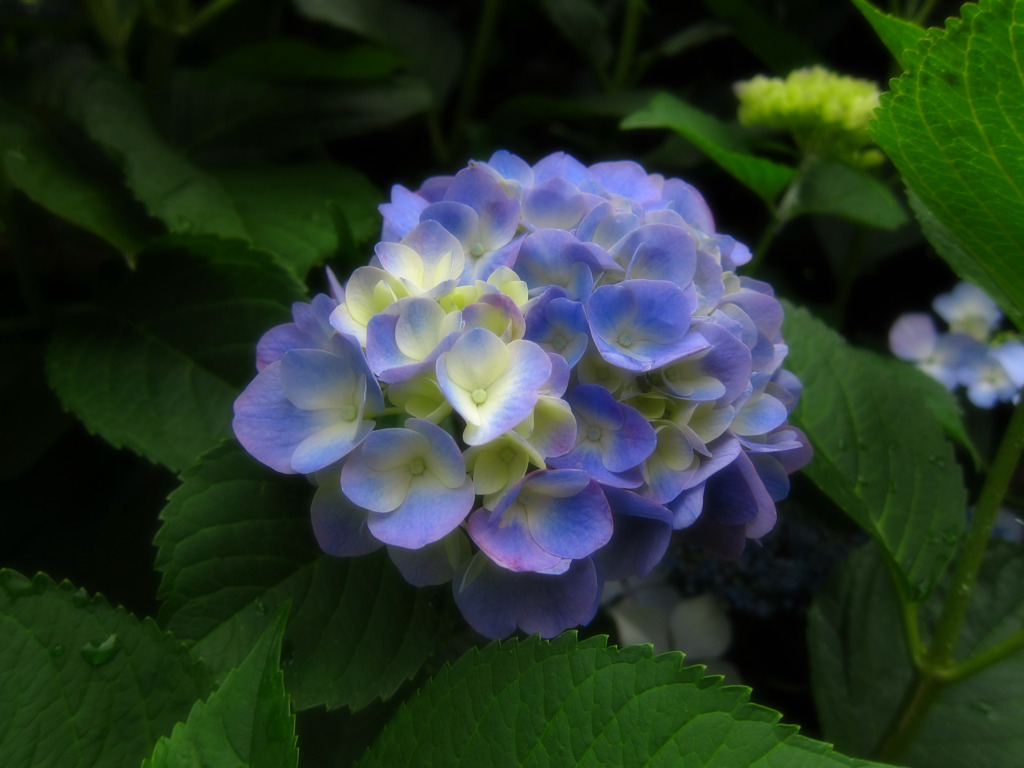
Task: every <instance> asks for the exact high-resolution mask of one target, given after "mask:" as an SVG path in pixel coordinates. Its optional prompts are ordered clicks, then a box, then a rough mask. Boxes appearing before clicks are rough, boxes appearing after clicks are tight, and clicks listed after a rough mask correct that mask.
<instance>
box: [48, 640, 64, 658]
mask: <svg viewBox="0 0 1024 768" xmlns="http://www.w3.org/2000/svg"><path fill="white" fill-rule="evenodd" d="M50 654H51V655H53V656H63V655H64V646H63V645H61V644H60V643H57V644H56V645H55V646H53V647H52V648H51V649H50Z"/></svg>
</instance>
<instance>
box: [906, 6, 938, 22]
mask: <svg viewBox="0 0 1024 768" xmlns="http://www.w3.org/2000/svg"><path fill="white" fill-rule="evenodd" d="M934 8H935V0H924V3H922V4H921V6H920V7H919V8H918V9H917V11H916V12H915V13H914V14H913V17H912V18H911V19H910V20H911V21H912V22H914V23H915V24H917V25H919V26H924V23H925V22H926V21H927V20H928V17H929V16H930V15H931V13H932V9H934Z"/></svg>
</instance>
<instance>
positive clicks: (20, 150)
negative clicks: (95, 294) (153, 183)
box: [0, 104, 152, 257]
mask: <svg viewBox="0 0 1024 768" xmlns="http://www.w3.org/2000/svg"><path fill="white" fill-rule="evenodd" d="M0 160H2V169H3V172H4V173H5V174H6V175H7V178H8V179H9V180H10V182H11V184H13V185H14V186H15V187H17V188H18V189H20V190H21V191H22V192H24V193H25V194H26V195H28V197H30V198H31V199H32V200H34V201H35V202H36V203H38V204H39V205H41V206H43V207H44V208H46V209H47V210H48V211H50V212H51V213H53V214H56V215H57V216H60V217H61V218H63V219H66V220H67V221H70V222H71V223H73V224H75V225H77V226H79V227H82V228H83V229H85V230H88V231H89V232H92V233H93V234H94V235H98V236H99V237H101V238H103V239H104V240H106V241H107V242H108V243H110V244H111V245H113V246H114V247H115V248H117V249H118V250H119V251H120V252H121V253H123V254H125V255H126V256H129V257H132V256H134V255H135V254H137V253H138V252H139V251H140V250H141V249H142V247H143V245H144V243H145V242H146V240H147V239H148V238H149V236H150V234H151V233H152V226H151V223H150V222H148V221H147V220H146V216H145V215H144V214H143V213H142V211H141V210H136V208H137V206H136V205H135V203H134V202H133V201H132V200H131V198H130V197H129V196H128V195H127V194H126V193H125V191H124V190H123V189H119V188H116V187H113V186H111V185H109V184H107V183H106V181H105V179H103V178H102V177H100V176H98V175H97V174H95V173H91V172H90V171H89V169H87V168H86V167H84V166H83V165H82V164H81V163H80V162H79V161H78V160H77V159H76V158H75V157H74V156H73V154H72V153H71V152H69V151H68V150H67V149H66V148H65V147H63V146H61V145H60V143H59V142H58V141H57V140H56V139H55V138H54V137H53V136H52V135H51V133H50V132H49V130H47V129H46V128H45V127H44V126H43V125H42V124H40V123H39V122H37V121H35V120H32V119H31V118H29V117H28V116H26V115H23V114H21V113H19V112H17V111H16V110H14V109H12V108H10V107H7V106H5V105H3V104H0Z"/></svg>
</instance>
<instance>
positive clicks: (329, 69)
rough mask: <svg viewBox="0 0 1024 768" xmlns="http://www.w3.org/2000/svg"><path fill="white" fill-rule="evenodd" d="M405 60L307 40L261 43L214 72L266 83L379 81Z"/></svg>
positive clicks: (223, 60)
mask: <svg viewBox="0 0 1024 768" xmlns="http://www.w3.org/2000/svg"><path fill="white" fill-rule="evenodd" d="M401 65H402V59H401V57H400V56H398V55H397V54H396V53H395V52H394V51H393V50H391V49H390V48H384V47H382V46H373V45H356V46H352V47H351V48H341V49H335V48H324V47H321V46H318V45H313V44H312V43H309V42H306V41H304V40H297V39H292V38H284V39H280V40H261V41H259V42H257V43H252V44H250V45H244V46H241V47H239V48H234V49H232V50H230V51H228V52H227V53H226V54H224V55H223V56H221V57H220V58H219V59H217V60H216V61H214V62H213V63H212V64H211V65H210V68H211V69H215V70H220V71H223V72H229V73H231V74H235V75H245V76H247V77H258V78H262V79H266V80H285V81H289V80H323V81H328V82H330V81H342V82H348V81H352V80H379V79H380V78H382V77H386V76H387V75H390V74H392V73H394V72H395V71H396V70H397V69H398V68H399V67H400V66H401Z"/></svg>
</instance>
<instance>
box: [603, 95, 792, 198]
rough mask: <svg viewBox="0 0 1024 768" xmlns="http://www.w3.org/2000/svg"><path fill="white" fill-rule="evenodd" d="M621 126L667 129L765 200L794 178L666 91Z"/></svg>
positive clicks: (790, 171)
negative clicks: (688, 142) (756, 154)
mask: <svg viewBox="0 0 1024 768" xmlns="http://www.w3.org/2000/svg"><path fill="white" fill-rule="evenodd" d="M621 127H622V128H624V129H630V128H670V129H672V130H673V131H675V132H676V133H679V134H681V135H682V136H683V137H684V138H685V139H687V141H690V142H692V143H693V144H694V145H695V146H696V147H697V148H698V149H700V150H701V151H702V152H704V153H705V154H706V155H707V156H708V157H710V158H711V159H712V160H714V161H715V162H716V163H718V164H719V165H720V166H722V168H724V169H725V170H726V171H728V172H729V173H730V174H731V175H732V176H733V177H734V178H735V179H736V180H737V181H739V182H740V183H742V184H743V185H744V186H746V187H747V188H749V189H750V190H751V191H753V192H754V193H755V194H756V195H758V196H759V197H760V198H761V199H762V200H764V201H765V203H766V204H767V205H768V206H769V207H772V203H773V201H774V200H775V198H776V197H778V195H779V193H780V192H782V190H783V189H785V187H786V185H787V184H789V182H790V181H791V180H792V179H793V176H794V175H795V171H794V170H793V169H792V168H790V167H788V166H785V165H779V164H778V163H775V162H772V161H771V160H766V159H764V158H762V157H757V156H755V155H752V154H750V153H749V152H747V150H746V146H745V145H744V144H743V142H742V139H740V137H739V134H738V132H736V131H735V130H734V129H732V128H731V127H730V126H727V125H725V124H724V123H721V122H720V121H719V120H718V119H717V118H715V117H712V116H711V115H708V114H706V113H704V112H701V111H700V110H698V109H694V108H693V107H691V106H690V105H689V104H686V103H685V102H683V101H680V100H679V99H677V98H676V97H674V96H672V95H671V94H668V93H659V94H657V95H656V96H655V97H654V98H653V99H652V100H651V103H650V104H649V105H648V106H647V108H646V109H644V110H641V111H640V112H635V113H634V114H632V115H629V116H628V117H627V118H626V119H625V120H623V121H622V125H621Z"/></svg>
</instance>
